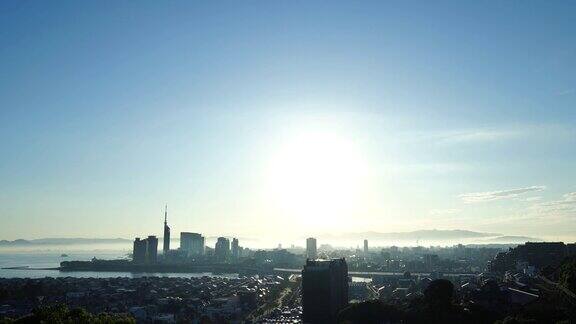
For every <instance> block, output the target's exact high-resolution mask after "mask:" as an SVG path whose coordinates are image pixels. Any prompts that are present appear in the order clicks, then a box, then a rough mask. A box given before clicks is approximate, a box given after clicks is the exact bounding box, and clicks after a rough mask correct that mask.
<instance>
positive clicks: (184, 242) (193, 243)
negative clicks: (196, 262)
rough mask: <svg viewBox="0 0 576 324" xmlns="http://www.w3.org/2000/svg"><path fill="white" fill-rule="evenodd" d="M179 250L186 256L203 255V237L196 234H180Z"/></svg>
mask: <svg viewBox="0 0 576 324" xmlns="http://www.w3.org/2000/svg"><path fill="white" fill-rule="evenodd" d="M180 249H181V250H182V251H185V252H186V254H187V255H188V256H198V255H204V237H203V236H202V235H201V234H198V233H190V232H181V233H180Z"/></svg>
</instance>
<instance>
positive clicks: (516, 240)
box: [482, 235, 543, 244]
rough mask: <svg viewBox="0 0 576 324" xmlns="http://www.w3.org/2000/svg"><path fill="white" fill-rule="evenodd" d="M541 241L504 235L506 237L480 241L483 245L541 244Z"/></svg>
mask: <svg viewBox="0 0 576 324" xmlns="http://www.w3.org/2000/svg"><path fill="white" fill-rule="evenodd" d="M542 241H543V240H542V239H539V238H535V237H529V236H513V235H506V236H498V237H493V238H489V239H486V240H482V242H485V243H520V244H522V243H526V242H542Z"/></svg>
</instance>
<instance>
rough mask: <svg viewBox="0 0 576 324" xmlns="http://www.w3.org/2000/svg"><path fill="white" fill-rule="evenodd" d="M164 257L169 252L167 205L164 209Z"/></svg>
mask: <svg viewBox="0 0 576 324" xmlns="http://www.w3.org/2000/svg"><path fill="white" fill-rule="evenodd" d="M163 250H164V255H166V254H167V253H168V251H170V227H169V226H168V204H166V206H165V208H164V249H163Z"/></svg>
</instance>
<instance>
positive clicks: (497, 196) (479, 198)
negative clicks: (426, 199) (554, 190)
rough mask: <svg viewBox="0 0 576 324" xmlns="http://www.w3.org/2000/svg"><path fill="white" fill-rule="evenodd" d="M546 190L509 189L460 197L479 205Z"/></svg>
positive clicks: (473, 193)
mask: <svg viewBox="0 0 576 324" xmlns="http://www.w3.org/2000/svg"><path fill="white" fill-rule="evenodd" d="M544 189H546V187H545V186H532V187H526V188H517V189H508V190H498V191H484V192H472V193H465V194H461V195H459V196H458V197H460V199H462V200H463V201H464V202H465V203H479V202H486V201H493V200H501V199H509V198H515V197H518V196H519V195H522V194H525V193H528V192H537V191H542V190H544Z"/></svg>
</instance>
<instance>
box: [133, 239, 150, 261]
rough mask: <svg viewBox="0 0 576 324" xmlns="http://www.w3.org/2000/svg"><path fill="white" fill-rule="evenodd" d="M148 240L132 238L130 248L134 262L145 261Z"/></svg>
mask: <svg viewBox="0 0 576 324" xmlns="http://www.w3.org/2000/svg"><path fill="white" fill-rule="evenodd" d="M147 244H148V242H147V241H146V239H143V240H141V239H140V238H139V237H137V238H136V239H135V240H134V249H133V250H132V261H133V262H134V263H139V264H142V263H145V262H146V249H147Z"/></svg>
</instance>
